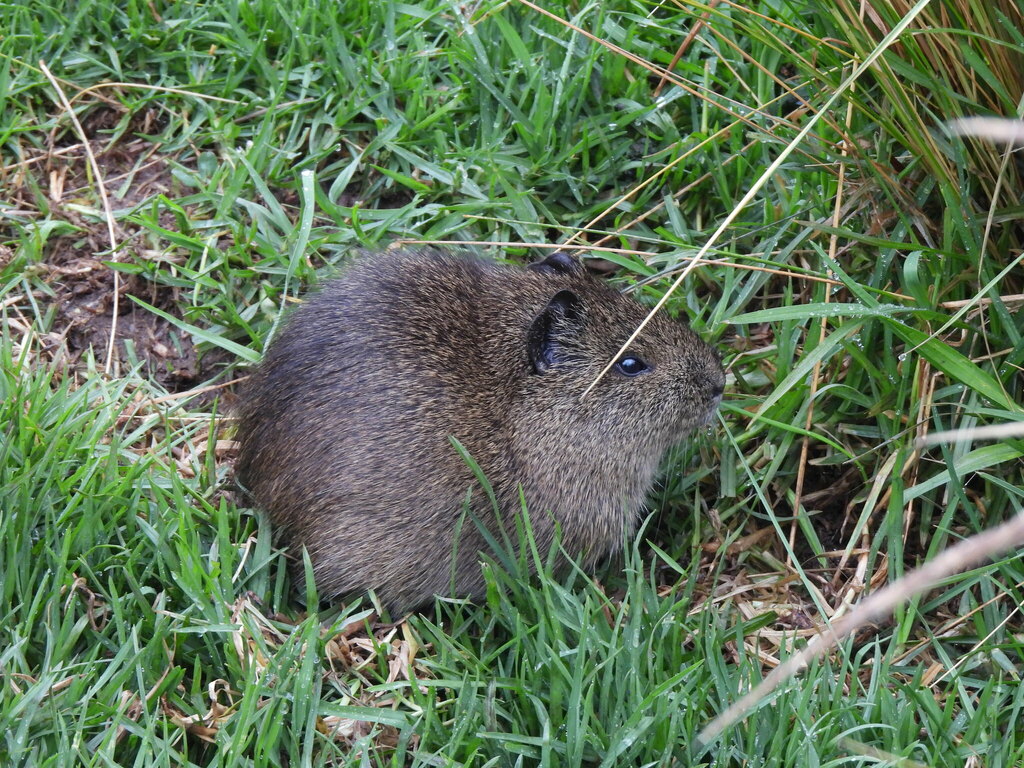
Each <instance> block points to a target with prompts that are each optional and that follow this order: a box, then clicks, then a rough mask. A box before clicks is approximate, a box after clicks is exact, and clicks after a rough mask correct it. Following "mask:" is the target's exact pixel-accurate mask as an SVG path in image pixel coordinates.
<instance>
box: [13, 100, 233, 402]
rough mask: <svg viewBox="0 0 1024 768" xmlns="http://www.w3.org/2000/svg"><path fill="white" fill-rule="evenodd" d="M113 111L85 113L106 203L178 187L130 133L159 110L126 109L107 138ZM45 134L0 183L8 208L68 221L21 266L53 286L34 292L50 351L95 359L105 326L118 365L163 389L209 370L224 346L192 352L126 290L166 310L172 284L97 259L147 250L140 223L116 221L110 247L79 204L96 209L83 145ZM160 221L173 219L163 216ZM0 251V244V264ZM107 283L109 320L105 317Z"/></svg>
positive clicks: (134, 201) (128, 204) (101, 225)
mask: <svg viewBox="0 0 1024 768" xmlns="http://www.w3.org/2000/svg"><path fill="white" fill-rule="evenodd" d="M119 119H120V115H119V114H118V113H117V112H116V111H115V110H114V109H112V108H110V107H106V106H101V107H98V108H97V109H96V110H94V111H93V112H91V113H90V114H89V115H88V116H87V117H86V118H85V119H83V128H84V130H85V132H86V135H87V136H89V138H90V142H91V146H92V149H93V152H94V153H95V156H96V162H97V164H98V166H99V169H100V173H101V175H102V177H103V179H104V180H105V183H106V187H105V188H106V190H107V194H108V196H109V197H110V204H111V207H113V208H114V209H116V210H124V209H127V208H132V207H134V206H137V205H139V204H140V203H143V202H145V201H146V200H150V199H152V198H153V197H154V196H156V195H159V194H165V195H167V196H168V197H171V198H174V197H176V196H180V194H181V193H182V190H181V189H180V184H179V183H178V182H177V181H176V180H175V179H174V178H173V176H172V175H171V167H170V165H169V163H168V162H167V161H166V160H165V159H164V157H163V156H162V155H160V154H157V153H156V152H155V151H154V150H155V148H156V146H157V145H155V144H154V143H153V141H151V140H148V139H141V138H133V137H134V136H136V135H137V134H149V133H153V132H157V131H158V130H159V117H158V113H157V112H156V111H155V110H150V111H148V112H146V113H143V114H140V115H138V116H136V117H134V118H133V120H132V123H131V124H130V125H129V126H128V129H127V130H126V131H124V132H123V134H122V137H121V138H120V139H117V140H111V138H110V130H111V129H112V128H113V127H114V126H115V125H117V122H118V121H119ZM50 138H51V145H50V146H49V147H48V148H45V149H36V148H25V149H24V151H23V153H22V156H21V157H20V158H18V160H19V162H16V163H14V164H11V165H4V166H3V167H0V186H2V187H3V188H4V189H5V190H6V191H7V194H8V195H9V202H10V203H11V204H12V207H13V208H15V209H17V210H19V211H21V212H26V211H36V210H39V209H40V208H42V207H43V206H44V205H45V206H46V208H48V219H51V220H59V221H65V222H67V223H68V224H70V225H72V226H73V227H74V228H75V229H74V230H72V231H70V233H69V234H60V235H56V236H51V237H49V238H48V239H47V240H46V242H45V244H44V246H43V248H42V260H41V262H40V263H38V264H34V265H31V266H30V267H29V269H32V270H34V271H35V272H36V275H37V276H38V278H39V279H41V280H42V281H43V282H44V283H45V284H46V285H47V286H48V287H49V288H50V289H51V290H52V296H42V295H38V294H37V300H38V301H40V302H41V303H43V305H44V310H45V309H50V310H51V311H52V312H53V322H52V325H51V326H50V328H51V333H50V334H48V336H47V341H48V342H49V344H48V351H49V353H50V355H51V357H53V358H54V359H59V360H62V361H63V362H65V364H68V365H71V366H76V365H78V364H79V363H80V361H81V359H82V356H83V354H85V353H86V352H87V351H88V350H90V349H91V350H92V351H93V354H94V355H95V358H96V360H97V361H98V362H99V363H100V364H105V361H106V358H107V350H108V344H109V340H110V333H111V327H112V326H113V328H114V333H115V335H116V343H115V345H114V355H115V358H116V360H117V361H118V365H119V368H120V369H121V370H122V371H123V370H125V369H126V368H127V367H128V366H130V365H132V364H134V361H136V360H137V361H138V362H140V363H142V365H143V369H144V370H143V372H144V374H145V375H148V376H149V377H150V378H152V379H154V380H156V381H157V382H159V383H160V384H161V385H162V386H163V387H165V388H166V389H167V390H169V391H171V392H179V391H183V390H186V389H189V388H191V387H194V386H196V385H197V384H199V383H201V382H202V381H204V380H205V379H208V378H210V377H211V376H212V375H213V373H214V372H215V369H216V367H217V366H218V365H221V364H223V363H224V362H225V361H226V360H227V359H229V358H230V356H229V355H226V354H220V353H218V352H213V353H209V352H208V353H204V354H203V355H200V354H199V353H198V352H197V350H196V348H195V345H194V344H193V342H192V340H191V338H190V337H189V336H188V335H187V334H183V333H182V332H180V331H179V330H178V329H177V328H175V327H174V325H173V324H172V323H170V322H169V321H167V320H165V319H163V318H161V317H158V316H157V315H154V314H153V313H151V312H149V311H148V310H146V309H144V308H142V307H140V306H138V305H137V304H136V303H135V302H133V301H132V300H131V298H130V297H131V296H136V297H138V298H140V299H142V300H143V301H145V302H146V303H148V304H151V305H153V306H155V307H158V308H159V309H162V310H164V311H165V312H167V313H168V314H170V315H173V316H175V317H180V316H181V315H180V310H179V309H178V301H177V298H178V297H177V293H178V289H175V288H168V287H166V286H162V285H157V284H155V283H153V282H151V281H148V280H146V279H144V278H142V277H140V276H136V275H129V274H125V273H120V274H117V275H115V272H114V270H113V269H111V268H110V267H109V266H107V264H104V262H105V261H106V262H110V261H129V260H135V259H137V258H145V257H144V255H140V251H143V249H144V248H145V245H146V243H145V241H144V240H143V235H144V230H143V228H142V227H140V226H138V225H135V224H132V223H130V222H125V221H123V220H122V221H119V222H117V223H116V224H115V237H116V241H117V243H118V249H117V252H116V256H114V257H112V255H111V248H110V235H109V232H108V228H107V223H106V220H105V217H103V216H102V215H101V216H96V215H95V214H83V213H82V212H81V210H82V209H83V208H86V209H91V210H96V211H102V201H101V199H100V196H99V193H98V191H97V187H96V182H95V179H93V178H92V174H91V173H89V172H88V162H89V161H88V158H87V156H86V152H85V148H84V147H83V146H82V144H81V143H80V142H78V141H77V137H76V135H75V134H74V133H73V132H71V131H67V132H65V133H63V134H62V135H61V136H60V137H59V138H54V137H53V136H51V137H50ZM40 197H45V201H41V200H40V199H39V198H40ZM161 223H164V222H161ZM166 224H167V225H169V226H170V227H171V228H173V226H174V225H173V222H170V221H168V222H166ZM14 239H17V233H16V232H14V231H13V230H11V229H8V228H5V227H2V226H0V241H9V240H14ZM143 253H144V251H143ZM7 258H8V259H9V258H10V255H8V257H7ZM2 259H3V254H0V266H2ZM115 290H116V295H117V301H116V304H117V320H116V323H113V322H112V320H113V313H114V307H115Z"/></svg>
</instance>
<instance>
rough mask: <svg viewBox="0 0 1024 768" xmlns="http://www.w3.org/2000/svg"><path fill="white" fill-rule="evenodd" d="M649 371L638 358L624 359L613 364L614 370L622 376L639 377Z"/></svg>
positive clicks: (648, 367) (647, 366) (645, 364)
mask: <svg viewBox="0 0 1024 768" xmlns="http://www.w3.org/2000/svg"><path fill="white" fill-rule="evenodd" d="M649 369H650V366H649V365H647V363H645V362H644V361H643V360H641V359H640V358H639V357H624V358H622V359H621V360H619V361H618V362H617V363H615V370H616V371H618V372H619V373H621V374H622V375H623V376H639V375H640V374H641V373H643V372H644V371H646V370H649Z"/></svg>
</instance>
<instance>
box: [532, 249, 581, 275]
mask: <svg viewBox="0 0 1024 768" xmlns="http://www.w3.org/2000/svg"><path fill="white" fill-rule="evenodd" d="M527 269H532V270H533V271H534V272H542V273H544V274H548V275H575V274H582V273H583V272H585V271H586V270H585V268H584V266H583V265H582V264H580V262H579V259H577V258H576V257H575V256H572V255H570V254H568V253H566V252H565V251H555V252H554V253H552V254H551V255H550V256H548V257H547V258H546V259H544V261H538V262H535V263H533V264H531V265H530V266H528V267H527Z"/></svg>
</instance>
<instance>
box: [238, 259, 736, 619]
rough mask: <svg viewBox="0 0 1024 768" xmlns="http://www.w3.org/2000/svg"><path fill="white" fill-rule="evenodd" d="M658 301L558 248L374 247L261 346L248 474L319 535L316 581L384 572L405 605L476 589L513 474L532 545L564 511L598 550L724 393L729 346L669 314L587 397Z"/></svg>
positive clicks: (275, 510) (330, 585) (290, 539)
mask: <svg viewBox="0 0 1024 768" xmlns="http://www.w3.org/2000/svg"><path fill="white" fill-rule="evenodd" d="M647 312H648V309H647V308H646V307H644V306H642V305H641V304H639V303H637V302H636V301H634V300H632V299H630V298H627V297H625V296H623V295H622V294H620V293H619V292H617V291H615V290H614V289H612V288H611V287H609V286H608V285H606V284H605V283H603V282H602V281H600V280H598V279H597V278H595V277H592V276H590V275H589V274H588V273H587V271H586V270H585V269H584V268H583V266H582V265H581V264H580V263H579V262H578V261H576V260H575V259H574V258H572V257H571V256H568V255H566V254H564V253H554V254H552V255H551V256H549V257H548V258H546V259H545V260H544V261H541V262H539V263H537V264H533V265H531V266H530V267H529V268H527V269H519V268H516V267H511V266H503V265H499V264H496V263H493V262H490V261H485V260H481V259H479V258H475V257H472V256H469V255H465V254H449V253H440V252H436V251H430V250H404V251H395V252H390V253H384V254H380V255H376V256H369V257H365V258H362V259H360V260H358V261H357V262H356V263H355V264H353V265H352V266H351V267H349V268H348V269H347V270H346V271H345V272H344V273H343V274H342V276H341V277H340V278H339V279H337V280H335V281H333V282H331V283H328V284H327V285H326V286H325V287H324V289H323V290H322V291H321V292H320V293H318V294H316V295H315V296H313V297H312V298H311V299H310V300H309V301H308V302H307V303H306V304H305V305H303V306H302V307H301V308H299V309H298V310H297V311H296V312H295V313H294V314H293V315H292V317H291V318H290V319H289V320H288V322H287V323H286V324H285V326H284V328H283V330H282V331H281V333H280V334H279V335H278V337H277V338H276V339H274V341H273V342H272V343H271V344H270V346H269V348H268V349H267V352H266V355H265V358H264V360H263V362H262V364H261V365H260V366H259V368H258V369H257V370H256V372H255V373H254V375H253V377H252V380H251V382H250V383H249V385H248V388H247V391H246V392H245V393H244V394H243V401H242V404H241V406H240V408H239V412H238V417H239V431H238V440H239V442H240V453H239V458H238V465H237V472H238V477H239V480H240V482H241V484H242V485H243V486H244V487H245V488H246V489H247V490H248V491H249V493H250V494H251V496H252V498H253V500H254V501H255V503H256V505H257V506H258V507H260V508H262V509H263V510H265V511H266V513H267V514H268V515H269V517H270V520H271V522H272V523H273V526H274V528H275V531H276V533H277V534H278V535H279V536H280V538H281V539H282V540H283V542H284V543H286V544H288V545H289V546H291V547H293V548H300V547H305V548H306V549H307V550H308V552H309V557H310V560H311V562H312V564H313V573H314V576H315V579H316V583H317V587H318V590H319V592H320V594H321V596H322V597H331V596H339V595H349V594H353V593H358V592H361V591H364V590H367V589H373V590H375V592H376V594H377V595H378V597H379V598H380V600H381V601H382V602H383V604H384V605H385V606H386V607H388V608H389V609H390V610H391V611H393V612H398V611H406V610H410V609H415V608H417V607H420V606H422V605H423V604H425V603H427V602H428V601H430V600H431V598H432V597H433V596H434V595H447V594H451V593H452V588H453V587H454V594H456V595H460V596H468V597H471V598H478V597H480V596H481V595H482V594H483V590H484V579H483V574H482V571H481V567H480V552H482V551H487V550H488V546H487V543H486V542H487V537H486V536H485V535H484V533H483V531H482V530H481V525H483V526H485V527H486V528H487V529H488V531H490V532H491V533H492V534H493V536H494V538H496V539H497V540H498V541H501V540H502V538H503V537H502V535H501V534H502V530H501V526H502V523H501V522H499V519H501V520H506V521H507V520H511V519H513V518H512V515H514V514H515V513H516V512H518V511H520V510H521V509H522V500H521V497H520V491H521V492H522V498H523V499H525V502H526V508H527V509H528V510H529V513H530V521H531V526H532V529H533V533H534V537H535V540H536V542H537V546H538V547H539V548H540V551H541V552H546V551H547V548H548V547H549V546H550V544H551V542H552V539H553V537H554V536H555V531H556V527H557V528H558V529H560V535H561V542H562V545H563V546H564V547H565V549H566V550H567V551H568V552H569V553H570V554H572V555H573V556H574V557H576V558H578V560H579V562H580V563H581V564H582V565H583V566H584V567H590V566H592V565H593V564H594V563H595V562H597V561H598V560H600V559H601V558H603V557H604V556H606V555H608V554H610V553H612V552H614V551H616V550H617V549H618V548H619V547H620V545H621V544H622V542H623V540H624V536H626V535H628V534H629V533H631V532H632V531H633V529H634V527H635V524H636V522H637V518H638V515H639V512H640V510H641V509H642V507H643V504H644V499H645V497H646V496H647V494H648V492H649V491H650V489H651V486H652V484H653V483H654V480H655V477H656V475H657V471H658V464H659V462H660V460H661V459H662V456H663V455H664V453H665V451H666V450H667V449H668V448H669V447H671V446H672V445H673V444H674V443H676V442H678V441H679V440H680V439H681V438H682V437H684V436H685V435H686V434H687V433H689V432H691V431H692V430H693V429H695V428H697V427H700V426H701V425H703V424H706V423H707V422H708V421H709V419H710V418H711V416H712V414H713V413H714V410H715V408H716V407H717V405H718V403H719V402H720V400H721V396H722V388H723V385H724V381H725V378H724V374H723V371H722V366H721V363H720V362H719V358H718V355H717V354H716V353H715V351H714V350H713V349H712V348H711V347H710V346H708V345H707V344H705V343H704V342H703V341H701V339H700V338H699V337H698V336H697V335H696V334H695V333H694V332H693V331H692V330H690V328H689V327H687V326H686V325H684V324H682V323H679V322H676V321H674V320H672V319H670V318H668V317H667V316H665V315H663V314H659V315H657V316H655V317H654V318H653V320H652V321H651V323H650V324H648V326H647V327H646V328H645V329H644V331H643V333H641V334H640V336H639V337H638V338H637V339H636V341H634V342H633V343H632V344H631V345H630V347H629V349H628V350H627V351H626V352H625V353H624V354H623V355H622V356H621V357H620V358H619V359H618V360H617V361H616V362H615V365H614V366H613V367H612V369H611V370H610V371H609V372H608V373H607V374H605V375H604V376H603V377H601V378H600V380H599V381H598V382H597V385H596V386H595V387H594V388H593V389H592V390H591V391H590V392H589V393H587V395H586V396H585V397H584V396H583V393H584V390H586V389H587V387H588V386H590V384H591V383H592V382H593V381H594V380H595V379H596V378H597V376H598V374H599V373H600V372H601V370H602V369H603V368H604V367H605V366H606V365H607V364H608V362H609V361H610V360H611V359H612V357H613V356H614V355H615V354H616V353H617V352H618V350H619V347H620V346H621V345H622V343H623V342H624V341H625V340H626V339H627V338H628V337H629V335H630V334H631V333H632V332H633V330H634V329H635V328H636V327H637V326H638V325H639V324H640V322H641V321H642V320H643V318H644V317H645V316H646V314H647ZM453 437H454V438H455V439H456V440H458V442H459V443H461V444H462V446H464V448H465V450H466V451H467V452H468V453H469V455H470V456H471V457H472V459H473V460H474V461H475V462H476V464H477V465H478V466H479V468H480V469H481V470H482V472H483V474H484V475H485V476H486V478H487V480H488V482H489V484H490V486H491V488H492V489H493V493H494V496H495V501H496V503H497V510H498V512H499V514H495V506H494V504H493V503H492V501H491V500H490V499H489V497H488V495H487V494H486V493H485V492H484V491H483V489H482V488H481V487H480V484H479V483H478V481H477V479H476V476H475V475H474V472H473V471H472V470H471V469H470V467H469V465H468V464H467V462H466V460H465V459H464V457H463V456H462V455H461V454H460V453H459V451H457V450H456V448H455V447H454V445H453V442H452V439H451V438H453ZM467 498H468V499H469V501H468V503H467ZM467 509H468V510H469V511H470V512H472V515H473V517H474V518H475V521H471V520H470V519H469V518H468V517H467V516H466V511H467ZM457 531H458V535H457V538H458V541H456V532H457ZM506 533H507V531H506Z"/></svg>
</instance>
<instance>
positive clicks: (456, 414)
mask: <svg viewBox="0 0 1024 768" xmlns="http://www.w3.org/2000/svg"><path fill="white" fill-rule="evenodd" d="M478 268H479V267H478V266H477V265H475V264H474V263H472V262H468V261H467V260H461V262H460V261H459V260H457V259H451V258H448V257H445V256H442V255H435V254H420V253H415V252H414V253H411V254H410V253H400V254H394V255H388V254H385V255H381V256H375V257H372V258H367V259H363V260H361V261H359V262H358V263H357V264H356V265H355V266H353V267H351V268H350V269H348V270H347V271H346V272H345V273H344V274H343V275H342V277H341V278H339V279H338V280H335V281H333V282H331V283H328V284H327V285H326V286H325V287H324V289H323V290H322V291H321V292H320V293H318V294H316V295H315V296H314V297H312V298H311V299H309V300H308V301H307V302H306V303H305V304H304V305H303V306H302V307H300V308H299V309H298V310H296V311H295V312H294V313H293V315H292V316H291V317H290V318H289V319H288V320H287V321H286V323H285V324H284V326H283V328H282V330H281V332H280V334H279V335H278V337H277V338H276V339H275V340H274V341H273V342H272V343H271V344H270V346H269V347H268V349H267V351H266V354H265V357H264V362H263V364H262V365H261V366H260V368H259V369H258V370H257V372H256V373H255V374H254V376H253V379H252V380H251V381H250V383H249V386H248V387H247V390H246V392H245V393H244V396H243V404H242V406H241V408H240V411H239V413H238V416H239V434H238V439H239V442H240V446H241V447H240V453H239V459H238V463H237V474H238V477H239V480H240V482H241V484H242V485H243V486H244V487H245V488H246V489H247V490H248V491H249V493H250V494H251V496H252V498H253V500H254V501H255V502H256V505H257V506H258V507H260V508H261V509H263V510H265V511H266V512H267V513H268V515H269V516H270V518H271V520H272V522H273V523H274V525H275V529H276V530H277V531H278V532H279V533H281V534H283V535H284V536H285V537H286V538H287V539H288V540H289V541H290V542H292V543H293V544H295V543H298V544H303V545H305V546H306V547H307V548H308V549H309V550H310V553H311V555H313V556H314V557H313V559H314V562H319V563H320V564H321V568H320V569H318V570H321V573H319V574H318V577H317V584H318V587H319V588H320V590H321V593H322V594H325V595H326V594H331V593H342V592H349V591H356V590H359V589H362V588H364V587H366V586H368V585H370V586H372V584H373V583H383V582H389V583H402V584H409V585H410V588H413V585H415V588H416V589H424V588H427V589H437V590H440V591H444V589H445V588H446V587H445V585H443V584H438V585H430V586H424V585H416V579H417V578H418V575H417V574H418V573H419V572H421V571H422V572H427V571H429V570H430V568H429V567H428V565H429V564H431V563H433V562H436V560H437V558H438V557H447V556H450V554H451V547H452V541H451V530H452V520H451V518H452V516H453V515H455V514H458V511H459V510H460V509H461V506H462V499H463V498H464V497H465V493H466V490H467V488H468V487H469V486H470V485H471V484H472V482H473V477H472V473H471V471H470V470H469V468H468V467H467V466H466V464H465V462H464V461H463V460H462V459H461V457H459V455H458V453H457V452H456V451H455V449H454V448H453V447H452V444H451V441H450V437H449V436H450V435H452V434H456V433H457V432H458V431H460V430H459V429H457V424H458V423H460V422H461V423H464V419H465V416H466V413H467V409H468V410H473V409H475V408H476V407H478V406H479V404H478V403H476V404H475V403H474V402H473V400H474V398H478V397H480V396H481V392H484V393H486V392H487V391H488V386H487V383H486V382H482V381H481V382H473V381H469V380H467V378H466V377H467V376H471V375H473V372H474V371H477V372H478V371H479V370H480V366H479V362H478V361H477V360H476V358H477V357H478V356H479V354H480V351H479V348H478V347H479V340H478V339H477V337H476V334H475V333H474V332H473V329H474V327H475V326H476V320H475V318H474V317H473V313H474V312H475V308H474V305H473V302H472V300H471V299H472V294H473V291H474V288H473V283H474V282H475V281H476V280H478V279H479V278H480V277H481V276H480V275H475V274H473V272H474V270H475V269H478ZM453 269H454V270H456V271H455V272H453V271H452V270H453ZM456 436H457V437H458V435H457V434H456ZM491 437H494V436H493V435H492V436H491ZM469 438H470V436H467V438H466V439H467V441H468V440H469ZM468 447H469V448H470V450H471V452H472V451H473V446H472V445H470V446H468ZM479 458H480V460H481V463H483V462H484V461H485V460H486V457H483V456H481V457H479ZM339 560H343V561H344V562H345V564H346V567H340V566H339ZM396 569H400V570H401V571H403V572H402V573H397V572H396ZM384 571H386V572H384ZM345 574H359V576H360V581H367V582H369V583H368V584H363V583H356V582H348V581H346V579H345Z"/></svg>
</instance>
